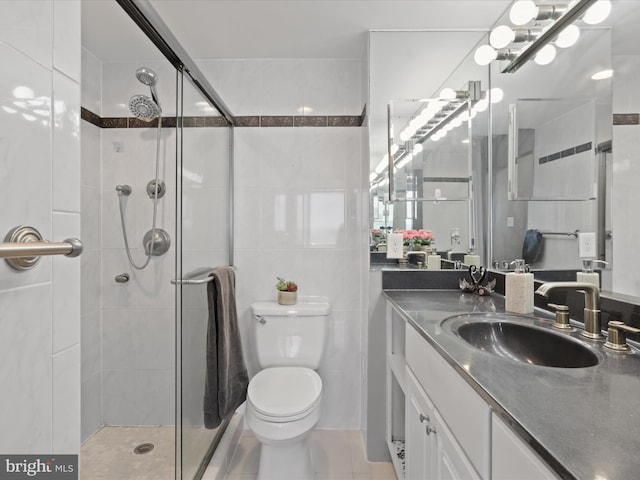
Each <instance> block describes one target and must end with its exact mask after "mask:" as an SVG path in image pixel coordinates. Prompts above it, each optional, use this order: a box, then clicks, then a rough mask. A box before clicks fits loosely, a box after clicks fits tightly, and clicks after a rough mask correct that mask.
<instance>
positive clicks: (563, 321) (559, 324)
mask: <svg viewBox="0 0 640 480" xmlns="http://www.w3.org/2000/svg"><path fill="white" fill-rule="evenodd" d="M547 306H548V307H551V308H552V309H553V310H555V311H556V321H555V323H554V324H553V328H558V329H560V330H569V329H571V325H570V324H569V307H567V306H566V305H556V304H555V303H547Z"/></svg>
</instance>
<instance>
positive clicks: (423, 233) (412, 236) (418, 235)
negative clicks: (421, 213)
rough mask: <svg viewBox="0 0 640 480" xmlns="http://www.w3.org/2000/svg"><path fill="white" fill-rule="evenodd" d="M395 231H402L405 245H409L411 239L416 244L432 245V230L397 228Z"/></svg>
mask: <svg viewBox="0 0 640 480" xmlns="http://www.w3.org/2000/svg"><path fill="white" fill-rule="evenodd" d="M394 233H401V234H402V239H403V242H402V243H404V244H405V245H409V243H410V242H411V240H413V243H414V244H415V245H431V244H432V243H433V239H434V237H433V233H432V232H431V231H430V230H423V229H420V230H395V231H394Z"/></svg>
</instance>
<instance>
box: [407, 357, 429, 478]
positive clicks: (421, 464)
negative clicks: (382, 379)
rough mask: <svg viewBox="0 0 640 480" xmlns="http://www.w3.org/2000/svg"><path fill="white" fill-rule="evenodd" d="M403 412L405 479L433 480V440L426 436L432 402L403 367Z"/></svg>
mask: <svg viewBox="0 0 640 480" xmlns="http://www.w3.org/2000/svg"><path fill="white" fill-rule="evenodd" d="M406 379H407V384H406V385H407V395H406V404H405V408H406V412H405V479H406V480H430V479H433V480H436V479H437V476H436V474H435V469H434V455H433V454H434V443H433V441H432V437H431V436H428V435H427V430H426V429H427V427H428V426H429V425H430V421H431V419H432V418H433V405H432V404H431V401H430V400H429V398H428V397H427V395H426V394H425V393H424V392H423V391H422V389H421V388H420V386H419V385H418V384H417V382H416V380H415V377H414V376H413V374H412V373H411V372H410V371H409V370H408V369H407V376H406Z"/></svg>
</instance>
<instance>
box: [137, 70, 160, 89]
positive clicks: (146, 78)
mask: <svg viewBox="0 0 640 480" xmlns="http://www.w3.org/2000/svg"><path fill="white" fill-rule="evenodd" d="M136 78H137V79H138V81H139V82H140V83H142V84H143V85H146V86H147V87H153V86H155V84H156V83H158V75H156V72H154V71H153V70H151V69H150V68H147V67H140V68H138V69H137V70H136Z"/></svg>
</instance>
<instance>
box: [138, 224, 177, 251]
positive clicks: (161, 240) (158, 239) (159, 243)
mask: <svg viewBox="0 0 640 480" xmlns="http://www.w3.org/2000/svg"><path fill="white" fill-rule="evenodd" d="M152 238H153V242H152V241H151V239H152ZM142 244H143V245H144V253H145V254H146V255H147V257H150V256H151V255H153V256H156V257H159V256H160V255H164V254H165V253H167V252H168V251H169V247H170V246H171V237H169V234H168V233H167V232H166V231H165V230H163V229H161V228H154V229H153V230H149V231H148V232H147V233H145V234H144V237H143V238H142Z"/></svg>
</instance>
